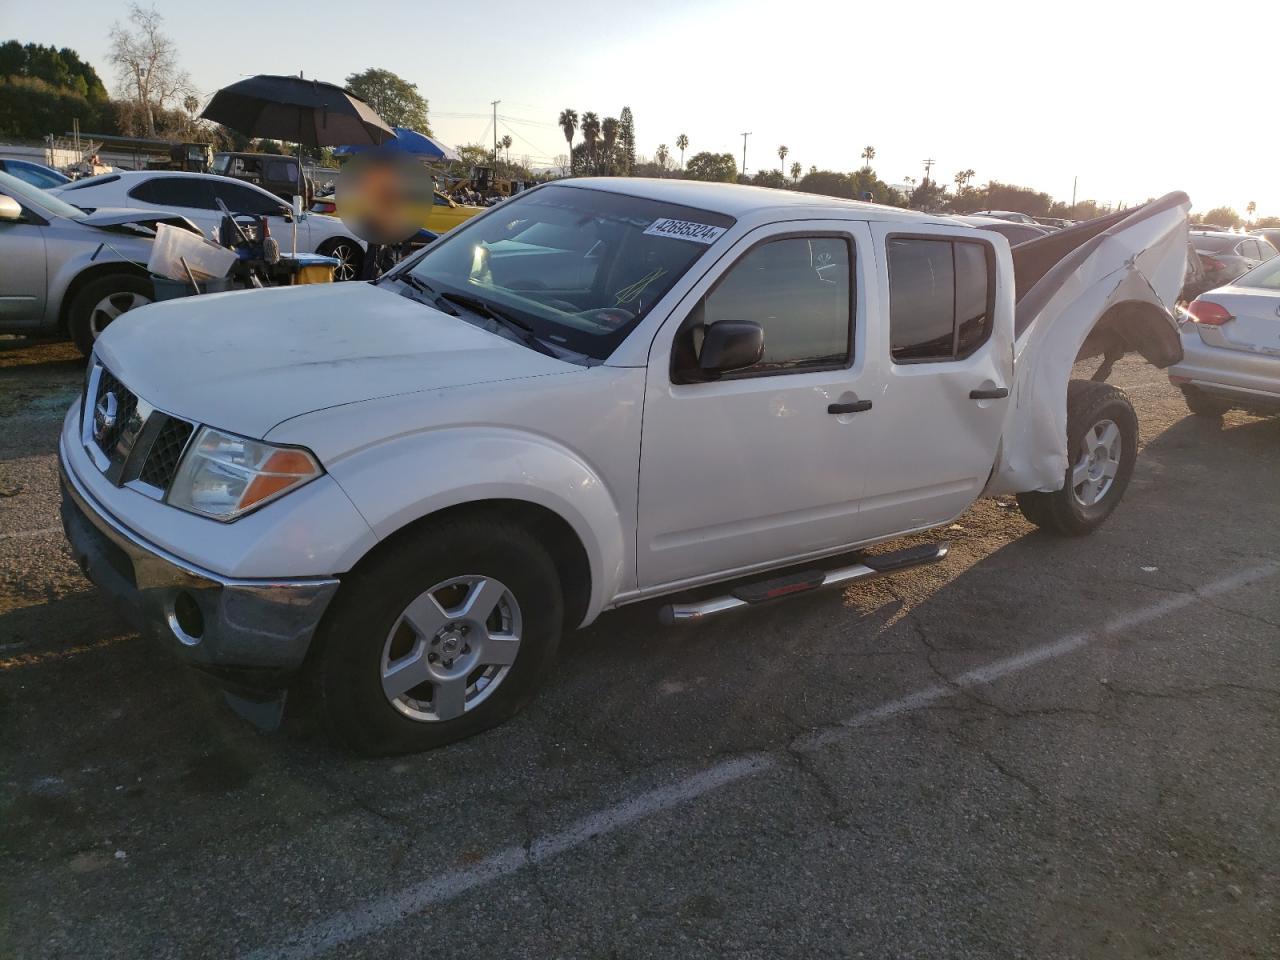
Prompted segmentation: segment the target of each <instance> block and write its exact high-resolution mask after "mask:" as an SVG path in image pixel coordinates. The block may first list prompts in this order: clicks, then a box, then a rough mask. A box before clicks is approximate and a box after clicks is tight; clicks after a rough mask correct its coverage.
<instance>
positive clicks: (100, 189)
mask: <svg viewBox="0 0 1280 960" xmlns="http://www.w3.org/2000/svg"><path fill="white" fill-rule="evenodd" d="M50 192H51V193H54V194H57V195H58V196H60V197H62V199H63V200H66V201H67V202H68V203H73V204H75V205H76V206H77V207H81V208H84V209H96V208H98V207H130V208H141V209H148V210H166V211H173V212H175V213H180V214H182V215H183V216H184V217H187V218H188V219H189V220H191V221H192V222H193V223H195V224H196V226H198V227H199V228H200V229H201V230H203V231H204V233H205V235H206V236H207V237H209V239H211V240H217V238H218V228H219V226H220V225H221V223H222V210H221V209H220V208H219V206H218V202H217V201H218V200H221V201H222V202H223V203H224V204H226V206H227V209H228V210H230V211H231V212H232V213H234V214H251V215H253V216H265V217H266V218H267V222H268V225H269V226H270V228H271V235H272V236H273V237H275V238H276V241H277V242H278V243H279V244H280V249H281V250H283V251H288V250H289V249H290V248H291V245H292V242H293V226H294V222H293V212H292V211H291V210H290V208H289V206H288V205H287V204H286V203H284V201H282V200H281V199H280V198H279V197H277V196H276V195H275V194H273V193H268V192H267V191H266V190H263V189H262V188H261V187H256V186H254V185H253V184H251V183H245V182H244V181H242V180H234V179H232V178H231V177H219V176H216V175H215V174H211V173H180V172H177V171H172V170H139V171H122V172H119V173H106V174H103V175H101V176H98V177H90V178H88V179H86V180H77V181H75V182H74V183H68V184H66V185H65V186H61V187H57V188H55V189H53V190H51V191H50ZM297 226H298V252H299V253H320V254H324V255H325V256H330V257H336V258H337V260H338V261H339V267H338V269H337V270H336V271H335V277H336V278H337V279H339V280H354V279H355V278H356V277H358V276H359V275H360V267H361V266H362V264H363V262H364V244H363V243H362V242H361V241H360V240H357V239H356V237H355V235H354V234H352V233H351V231H350V230H348V229H347V228H346V227H345V226H344V225H343V223H342V221H341V220H339V219H338V218H337V217H326V216H322V215H320V214H314V213H310V212H307V211H303V214H302V216H301V217H300V218H299V219H298V223H297Z"/></svg>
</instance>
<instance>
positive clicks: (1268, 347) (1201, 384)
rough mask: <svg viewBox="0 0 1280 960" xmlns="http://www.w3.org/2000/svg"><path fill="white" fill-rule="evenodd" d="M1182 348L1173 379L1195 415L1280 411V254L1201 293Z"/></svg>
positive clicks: (1186, 325) (1171, 371)
mask: <svg viewBox="0 0 1280 960" xmlns="http://www.w3.org/2000/svg"><path fill="white" fill-rule="evenodd" d="M1182 350H1183V354H1184V356H1183V359H1182V362H1181V363H1178V364H1176V365H1175V366H1173V367H1170V368H1169V381H1170V382H1171V383H1172V384H1173V385H1174V386H1176V387H1178V388H1180V389H1181V390H1182V395H1183V396H1184V397H1185V398H1186V401H1187V407H1188V408H1189V409H1190V410H1191V412H1192V413H1194V414H1196V415H1198V416H1202V417H1221V416H1222V415H1223V414H1224V413H1226V412H1227V411H1228V410H1231V409H1233V408H1234V409H1240V410H1248V411H1250V412H1252V413H1258V414H1274V413H1280V257H1272V258H1271V259H1270V260H1267V261H1265V262H1264V263H1262V264H1260V265H1259V266H1256V267H1254V268H1253V269H1252V270H1250V271H1249V272H1248V273H1246V274H1244V275H1243V276H1241V277H1237V278H1236V279H1235V280H1233V281H1232V282H1231V283H1229V284H1228V285H1227V286H1225V287H1218V288H1217V289H1216V290H1210V291H1208V292H1207V293H1202V294H1200V296H1198V297H1196V299H1195V300H1193V301H1192V302H1191V305H1190V306H1189V307H1188V309H1187V322H1186V323H1184V324H1183V326H1182Z"/></svg>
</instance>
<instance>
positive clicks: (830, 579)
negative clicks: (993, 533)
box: [658, 542, 951, 627]
mask: <svg viewBox="0 0 1280 960" xmlns="http://www.w3.org/2000/svg"><path fill="white" fill-rule="evenodd" d="M950 550H951V544H950V543H946V542H943V543H925V544H921V545H920V546H916V547H908V548H907V549H905V550H896V551H894V552H893V553H882V554H880V555H878V556H874V557H863V558H862V559H861V560H860V561H859V562H857V563H855V564H853V565H852V566H848V567H840V568H838V569H836V570H802V571H801V572H799V573H790V574H787V575H786V576H782V577H775V578H773V579H772V580H760V581H757V582H756V583H746V584H743V585H742V586H740V587H736V588H735V589H734V590H733V591H732V592H731V593H730V594H729V595H728V596H725V597H715V598H713V599H711V600H700V601H697V602H694V603H668V604H666V605H665V606H663V607H662V609H660V610H659V611H658V620H659V622H661V623H662V625H663V626H664V627H671V626H677V625H680V624H686V623H695V622H696V621H698V620H705V619H707V617H711V616H714V615H715V614H717V613H725V612H727V611H729V610H739V609H741V608H742V607H748V606H753V605H755V604H758V603H765V602H766V601H769V600H777V599H778V598H780V597H790V596H794V595H795V594H798V593H809V592H810V591H813V590H821V589H822V588H823V587H837V586H844V585H845V584H849V583H855V582H857V581H859V580H874V579H875V578H876V577H883V576H887V575H888V574H890V573H897V572H898V571H900V570H907V569H909V568H911V567H920V566H923V565H924V564H926V563H937V562H938V561H939V560H941V559H942V558H943V557H945V556H946V555H947V553H948V552H949V551H950Z"/></svg>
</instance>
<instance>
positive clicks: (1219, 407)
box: [1182, 387, 1231, 420]
mask: <svg viewBox="0 0 1280 960" xmlns="http://www.w3.org/2000/svg"><path fill="white" fill-rule="evenodd" d="M1182 399H1184V400H1185V401H1186V402H1187V409H1188V410H1190V411H1191V412H1192V413H1193V414H1195V415H1196V416H1197V417H1211V418H1213V419H1215V420H1221V419H1222V415H1223V414H1224V413H1226V412H1227V411H1228V410H1230V409H1231V404H1230V403H1229V402H1228V401H1226V400H1222V399H1219V398H1218V397H1213V396H1210V395H1209V394H1207V393H1205V392H1204V391H1202V390H1198V389H1196V388H1195V387H1183V388H1182Z"/></svg>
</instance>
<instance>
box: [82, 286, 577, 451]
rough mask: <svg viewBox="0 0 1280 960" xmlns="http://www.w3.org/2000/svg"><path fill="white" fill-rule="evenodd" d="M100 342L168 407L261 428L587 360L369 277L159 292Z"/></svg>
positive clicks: (129, 380) (232, 425)
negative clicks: (551, 352)
mask: <svg viewBox="0 0 1280 960" xmlns="http://www.w3.org/2000/svg"><path fill="white" fill-rule="evenodd" d="M94 352H95V354H96V355H97V357H98V359H99V360H100V361H101V362H102V363H104V364H105V365H106V366H107V368H108V369H109V370H111V372H112V373H114V374H115V375H116V377H118V378H119V379H120V381H121V382H123V383H124V384H125V386H127V387H128V388H129V389H130V390H132V391H133V392H134V393H136V394H137V395H138V396H139V397H142V398H143V399H144V400H146V401H148V402H149V403H151V404H153V405H154V406H156V407H158V408H159V409H161V410H164V411H166V412H168V413H172V414H176V415H177V416H180V417H185V418H187V419H190V420H194V421H196V422H197V423H204V424H209V425H211V426H216V427H221V428H223V429H225V430H230V431H232V432H235V433H239V434H243V435H245V436H250V437H258V438H261V437H264V436H266V434H267V433H268V432H269V431H270V430H271V428H272V427H274V426H275V425H276V424H278V423H280V422H282V421H284V420H288V419H290V418H291V417H296V416H299V415H301V414H304V413H310V412H312V411H314V410H319V409H322V408H325V407H333V406H338V405H340V404H347V403H357V402H359V401H362V400H371V399H374V398H376V397H388V396H394V395H397V394H404V393H413V392H418V391H424V390H442V389H446V388H448V387H457V386H463V385H467V384H477V383H491V382H497V381H501V380H512V379H517V378H524V377H537V376H551V375H556V374H562V373H569V372H572V371H577V370H580V369H581V368H580V367H578V366H576V365H574V364H571V363H567V362H564V361H561V360H557V359H555V358H554V357H548V356H545V355H543V354H541V353H538V352H536V351H534V350H531V349H529V348H528V347H526V346H524V345H522V344H519V343H516V342H514V341H512V340H508V339H507V338H506V337H503V336H500V335H498V334H494V333H489V332H488V331H486V330H482V329H481V328H479V327H476V326H474V325H472V324H470V323H468V322H467V321H465V320H461V319H459V318H457V317H451V316H449V315H448V314H445V313H442V312H440V311H439V310H435V309H432V308H431V307H427V306H424V305H423V304H421V303H419V302H417V301H414V300H410V299H408V298H406V297H403V296H400V295H399V294H398V293H396V292H395V291H394V290H392V289H390V288H386V287H375V286H373V285H372V284H368V283H342V284H336V285H334V284H316V285H309V286H298V287H275V288H270V289H266V290H244V291H237V292H234V293H217V294H205V295H203V296H199V297H188V298H185V299H180V300H171V301H167V302H164V303H157V304H153V305H151V306H147V307H142V308H140V309H138V310H131V311H129V312H128V313H127V314H125V315H124V316H122V317H121V318H120V319H119V320H117V321H115V322H114V323H112V324H111V326H110V327H108V328H107V329H106V330H105V331H104V332H103V334H102V336H101V337H99V338H98V342H97V344H96V346H95V349H94Z"/></svg>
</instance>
